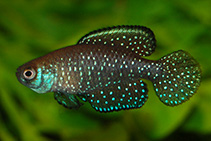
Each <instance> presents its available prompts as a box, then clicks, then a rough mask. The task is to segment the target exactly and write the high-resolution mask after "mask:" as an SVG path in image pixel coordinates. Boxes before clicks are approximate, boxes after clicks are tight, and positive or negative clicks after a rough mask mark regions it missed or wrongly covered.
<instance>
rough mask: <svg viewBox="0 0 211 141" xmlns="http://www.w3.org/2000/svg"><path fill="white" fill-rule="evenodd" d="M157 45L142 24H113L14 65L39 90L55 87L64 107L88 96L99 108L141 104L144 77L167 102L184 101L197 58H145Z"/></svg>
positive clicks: (180, 54) (197, 74)
mask: <svg viewBox="0 0 211 141" xmlns="http://www.w3.org/2000/svg"><path fill="white" fill-rule="evenodd" d="M155 47H156V41H155V37H154V34H153V32H152V31H151V30H150V29H149V28H146V27H143V26H117V27H111V28H104V29H101V30H96V31H93V32H91V33H89V34H87V35H85V36H84V37H82V38H81V39H80V40H79V41H78V43H77V44H76V45H73V46H69V47H66V48H62V49H59V50H56V51H54V52H51V53H49V54H47V55H45V56H43V57H40V58H37V59H35V60H32V61H30V62H28V63H26V64H24V65H23V66H21V67H19V68H18V70H17V74H16V75H17V78H18V80H19V81H20V82H21V83H22V84H24V85H25V86H27V87H29V88H31V89H32V90H34V91H36V92H38V93H46V92H54V97H55V99H56V100H57V101H58V102H59V103H60V104H62V105H63V106H65V107H67V108H70V109H71V108H75V109H77V108H79V107H80V106H81V105H82V103H81V102H80V101H79V100H78V98H80V99H81V100H83V101H84V102H86V101H87V102H89V103H90V104H91V106H92V107H93V108H94V109H95V110H97V111H100V112H112V111H119V110H123V109H133V108H139V107H142V106H143V105H144V103H145V102H146V101H147V98H148V94H147V93H148V89H147V86H146V84H145V83H144V81H143V79H147V80H150V81H152V83H153V85H154V90H155V92H156V94H157V96H158V97H159V99H160V100H161V101H162V102H163V103H164V104H166V105H168V106H175V105H179V104H181V103H183V102H185V101H187V100H188V99H189V98H190V97H191V96H192V95H193V94H194V93H195V92H196V90H197V89H198V87H199V85H200V79H201V70H200V67H199V64H198V63H197V62H196V60H195V59H193V57H191V55H190V54H189V53H187V52H185V51H182V50H179V51H176V52H173V53H171V54H168V55H166V56H164V57H162V58H161V59H159V60H155V61H154V60H148V59H145V58H143V57H144V56H149V55H151V54H152V53H153V52H154V50H155Z"/></svg>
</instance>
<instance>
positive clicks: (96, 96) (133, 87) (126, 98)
mask: <svg viewBox="0 0 211 141" xmlns="http://www.w3.org/2000/svg"><path fill="white" fill-rule="evenodd" d="M147 93H148V90H147V87H146V84H145V83H144V82H143V81H142V80H138V81H135V82H132V83H123V84H114V85H110V86H107V87H104V88H98V89H95V90H93V91H92V92H90V93H89V94H87V101H88V102H89V103H90V104H91V106H92V107H93V108H94V109H95V110H96V111H99V112H112V111H119V110H125V109H134V108H140V107H142V106H143V105H144V103H145V102H146V101H147V98H148V95H147Z"/></svg>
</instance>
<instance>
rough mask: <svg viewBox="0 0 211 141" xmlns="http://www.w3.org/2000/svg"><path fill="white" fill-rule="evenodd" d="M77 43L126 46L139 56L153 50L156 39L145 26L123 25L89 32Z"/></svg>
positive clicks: (149, 53) (148, 53) (146, 54)
mask: <svg viewBox="0 0 211 141" xmlns="http://www.w3.org/2000/svg"><path fill="white" fill-rule="evenodd" d="M77 44H91V45H105V46H107V47H117V48H126V49H129V50H131V51H132V52H134V53H137V54H139V55H140V56H149V55H151V54H152V53H153V52H154V50H155V47H156V40H155V36H154V34H153V32H152V31H151V30H150V29H149V28H147V27H144V26H128V25H125V26H124V25H123V26H114V27H108V28H103V29H99V30H95V31H93V32H90V33H88V34H86V35H85V36H83V37H82V38H81V39H80V40H79V41H78V43H77Z"/></svg>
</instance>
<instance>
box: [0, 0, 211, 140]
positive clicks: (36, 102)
mask: <svg viewBox="0 0 211 141" xmlns="http://www.w3.org/2000/svg"><path fill="white" fill-rule="evenodd" d="M210 6H211V4H210V1H209V0H203V1H191V0H187V1H182V0H177V1H176V0H173V1H167V0H163V1H138V0H130V1H129V0H123V1H121V0H114V1H111V0H102V1H97V0H90V1H84V0H79V1H77V0H72V1H68V0H62V1H50V0H45V1H43V0H37V1H27V0H22V1H15V0H2V1H0V84H1V89H0V111H1V116H0V125H1V126H0V140H80V139H81V140H82V139H86V140H99V139H100V140H152V139H154V140H158V139H160V140H170V139H180V140H185V139H186V140H187V139H203V140H208V139H210V136H209V135H210V134H211V120H210V119H211V110H210V107H211V90H210V88H209V87H210V85H211V73H210V72H211V65H210V62H211V57H209V56H210V52H211V49H210V45H211V41H210V37H211V17H210V13H211V10H210ZM122 24H130V25H131V24H133V25H134V24H136V25H145V26H148V27H150V28H151V29H152V30H153V31H154V33H155V36H156V39H157V41H158V42H157V45H158V46H159V47H158V48H156V52H155V54H154V55H153V56H151V58H153V59H158V58H160V57H161V56H164V55H165V54H167V53H170V52H172V51H174V50H179V49H183V50H187V51H188V52H190V54H192V56H194V58H196V59H197V60H198V62H199V63H200V64H201V68H202V72H203V80H202V84H201V86H200V88H199V90H198V93H197V94H196V95H195V96H194V97H193V98H191V100H190V101H189V102H186V103H184V104H182V105H181V106H178V107H174V108H171V107H166V106H165V105H163V104H162V103H161V102H159V100H158V98H157V97H156V96H155V94H154V91H153V89H152V86H151V84H149V83H150V82H148V86H151V87H150V89H151V90H150V93H149V100H148V101H149V102H147V103H146V105H145V106H144V107H143V108H141V109H137V110H129V111H123V112H118V113H111V114H99V113H97V112H95V111H94V110H92V109H91V108H90V106H89V105H87V104H85V106H84V107H82V108H81V109H79V110H78V111H73V110H67V109H65V108H63V107H62V106H59V105H58V104H57V102H56V101H55V100H54V99H53V95H52V94H51V93H49V94H46V95H38V94H36V93H35V92H33V91H31V90H29V89H27V88H26V87H24V86H22V85H21V84H20V83H18V81H17V80H16V77H15V72H16V68H17V67H18V66H20V65H21V64H23V63H25V62H27V61H29V60H31V59H34V58H37V57H39V56H41V55H44V54H46V53H48V52H50V51H53V50H55V49H58V48H61V47H63V46H67V45H71V44H75V43H76V42H77V41H78V39H79V38H80V37H81V36H83V35H84V34H86V33H87V32H89V31H92V30H94V29H98V28H102V27H107V26H112V25H122Z"/></svg>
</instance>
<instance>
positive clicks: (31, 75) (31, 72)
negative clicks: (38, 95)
mask: <svg viewBox="0 0 211 141" xmlns="http://www.w3.org/2000/svg"><path fill="white" fill-rule="evenodd" d="M23 76H24V77H25V78H26V79H28V80H31V79H33V78H34V77H35V70H34V69H26V70H25V71H24V72H23Z"/></svg>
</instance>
